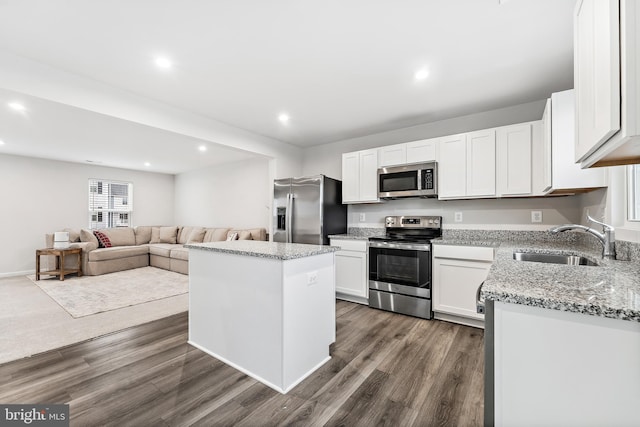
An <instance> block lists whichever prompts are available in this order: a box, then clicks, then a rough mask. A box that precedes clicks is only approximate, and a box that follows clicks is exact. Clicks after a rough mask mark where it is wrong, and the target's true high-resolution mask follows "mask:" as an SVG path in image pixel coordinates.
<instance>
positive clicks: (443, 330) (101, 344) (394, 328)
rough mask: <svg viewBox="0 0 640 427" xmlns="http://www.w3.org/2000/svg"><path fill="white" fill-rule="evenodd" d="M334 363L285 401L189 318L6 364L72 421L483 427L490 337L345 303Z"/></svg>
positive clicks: (12, 376) (21, 390)
mask: <svg viewBox="0 0 640 427" xmlns="http://www.w3.org/2000/svg"><path fill="white" fill-rule="evenodd" d="M336 314H337V340H336V343H335V344H333V345H332V348H331V355H332V359H331V360H330V361H329V362H327V363H326V364H325V365H324V366H322V367H321V368H320V369H319V370H318V371H316V372H315V373H314V374H313V375H312V376H310V377H309V378H307V379H306V380H305V381H303V382H302V383H301V384H299V385H298V386H297V387H295V388H294V389H293V390H292V391H290V392H289V393H288V394H286V395H282V394H280V393H278V392H276V391H274V390H272V389H270V388H268V387H266V386H264V385H262V384H261V383H259V382H257V381H255V380H254V379H252V378H250V377H247V376H246V375H244V374H242V373H241V372H239V371H237V370H235V369H233V368H231V367H229V366H227V365H225V364H224V363H222V362H219V361H218V360H216V359H215V358H213V357H211V356H209V355H207V354H205V353H203V352H201V351H200V350H197V349H195V348H193V347H191V346H190V345H188V344H187V342H186V341H187V320H188V318H187V314H186V313H182V314H178V315H174V316H171V317H168V318H165V319H161V320H158V321H154V322H151V323H147V324H145V325H141V326H136V327H133V328H130V329H126V330H123V331H119V332H116V333H113V334H110V335H106V336H103V337H100V338H97V339H94V340H91V341H86V342H83V343H79V344H74V345H72V346H69V347H65V348H61V349H58V350H54V351H50V352H47V353H43V354H40V355H37V356H34V357H31V358H28V359H22V360H18V361H15V362H10V363H6V364H4V365H0V384H2V385H1V386H0V402H2V403H68V404H69V405H70V415H71V425H72V426H110V425H113V426H189V425H201V426H232V425H233V426H252V427H253V426H280V425H286V426H289V425H292V426H296V425H299V426H378V425H381V426H382V425H388V426H480V425H482V414H483V363H484V360H483V349H482V346H483V331H482V330H479V329H475V328H470V327H466V326H461V325H455V324H451V323H447V322H441V321H437V320H429V321H427V320H422V319H416V318H413V317H408V316H402V315H398V314H393V313H388V312H384V311H380V310H375V309H371V308H369V307H367V306H362V305H359V304H352V303H348V302H345V301H338V302H337V306H336Z"/></svg>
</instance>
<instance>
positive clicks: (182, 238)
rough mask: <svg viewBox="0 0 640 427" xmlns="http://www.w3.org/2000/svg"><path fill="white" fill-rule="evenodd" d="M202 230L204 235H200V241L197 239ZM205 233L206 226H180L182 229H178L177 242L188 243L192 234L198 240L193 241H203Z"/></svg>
mask: <svg viewBox="0 0 640 427" xmlns="http://www.w3.org/2000/svg"><path fill="white" fill-rule="evenodd" d="M200 231H202V237H200V241H197V239H198V236H199V233H200ZM194 233H195V235H194ZM204 233H205V232H204V228H202V227H180V230H179V231H178V237H177V242H178V243H180V244H183V245H184V244H185V243H188V242H189V240H191V236H192V235H193V236H194V238H195V239H196V241H193V242H191V243H202V239H203V238H204Z"/></svg>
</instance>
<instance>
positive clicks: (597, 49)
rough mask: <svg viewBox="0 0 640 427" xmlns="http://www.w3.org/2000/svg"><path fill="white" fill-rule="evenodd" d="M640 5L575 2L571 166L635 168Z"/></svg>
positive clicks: (638, 158) (639, 152) (639, 134)
mask: <svg viewBox="0 0 640 427" xmlns="http://www.w3.org/2000/svg"><path fill="white" fill-rule="evenodd" d="M639 27H640V4H639V3H638V1H637V0H579V1H578V2H577V4H576V8H575V15H574V31H575V37H574V84H575V88H576V95H575V96H576V138H575V160H576V161H580V162H581V165H582V167H591V166H611V165H620V164H628V163H639V162H640V144H638V141H639V140H640V82H638V76H639V75H640V28H639Z"/></svg>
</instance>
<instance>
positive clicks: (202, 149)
mask: <svg viewBox="0 0 640 427" xmlns="http://www.w3.org/2000/svg"><path fill="white" fill-rule="evenodd" d="M198 150H200V151H203V152H204V151H207V146H206V145H201V146H199V147H198Z"/></svg>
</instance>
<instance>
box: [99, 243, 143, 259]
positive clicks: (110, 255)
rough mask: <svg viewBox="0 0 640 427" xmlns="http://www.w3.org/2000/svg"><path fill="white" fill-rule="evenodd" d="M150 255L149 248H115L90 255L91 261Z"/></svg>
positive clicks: (100, 250) (102, 249) (104, 249)
mask: <svg viewBox="0 0 640 427" xmlns="http://www.w3.org/2000/svg"><path fill="white" fill-rule="evenodd" d="M147 253H149V248H148V247H147V246H120V247H118V246H114V247H111V248H100V249H96V250H94V251H91V252H89V253H88V255H89V261H106V260H111V259H120V258H128V257H132V256H136V255H146V254H147Z"/></svg>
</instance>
